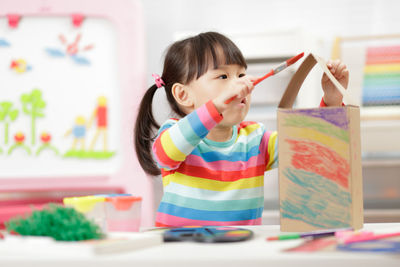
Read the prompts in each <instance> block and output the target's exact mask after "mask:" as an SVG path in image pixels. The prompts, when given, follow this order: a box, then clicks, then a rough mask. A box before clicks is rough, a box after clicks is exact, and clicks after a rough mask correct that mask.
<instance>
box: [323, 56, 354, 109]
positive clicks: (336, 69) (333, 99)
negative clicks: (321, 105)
mask: <svg viewBox="0 0 400 267" xmlns="http://www.w3.org/2000/svg"><path fill="white" fill-rule="evenodd" d="M326 65H327V67H328V69H329V70H330V72H331V73H332V75H333V76H334V77H335V78H336V79H337V80H338V82H339V83H340V84H341V85H342V86H343V87H344V88H345V89H347V85H348V84H349V70H348V69H347V67H346V65H345V64H343V62H341V61H340V60H334V61H328V63H327V64H326ZM321 85H322V89H323V90H324V97H323V99H324V102H325V104H326V105H327V106H341V105H342V101H343V96H342V94H341V93H340V92H339V90H338V89H336V86H335V85H334V84H333V83H332V82H331V80H330V79H329V78H328V75H326V74H325V73H324V75H322V79H321Z"/></svg>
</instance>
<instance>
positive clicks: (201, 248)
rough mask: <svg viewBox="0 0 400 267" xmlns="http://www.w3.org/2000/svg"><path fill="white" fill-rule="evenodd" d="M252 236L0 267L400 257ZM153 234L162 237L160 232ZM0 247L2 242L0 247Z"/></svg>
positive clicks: (266, 231) (305, 262) (380, 262)
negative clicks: (307, 247) (300, 247)
mask: <svg viewBox="0 0 400 267" xmlns="http://www.w3.org/2000/svg"><path fill="white" fill-rule="evenodd" d="M399 227H400V223H390V224H366V225H365V227H364V229H366V230H379V229H384V228H399ZM245 228H248V229H251V230H253V231H254V237H253V239H251V240H249V241H245V242H238V243H213V244H208V243H207V244H206V243H196V242H169V243H163V244H161V245H158V246H153V247H150V248H146V249H141V250H135V251H129V252H124V253H117V254H103V255H76V256H65V255H64V256H60V255H59V256H55V255H51V254H50V255H40V256H32V255H29V256H27V255H0V266H1V267H5V266H18V267H22V266H40V267H50V266H51V267H64V266H65V267H78V266H84V267H89V266H96V267H102V266H110V267H111V266H112V267H123V266H129V267H138V266H162V267H168V266H171V267H179V266H185V267H187V266H189V267H196V266H199V267H200V266H201V267H210V266H227V267H235V266H248V267H254V266H286V267H293V266H307V267H312V266H318V267H320V266H323V267H330V266H332V267H343V266H352V267H353V266H362V267H369V266H377V267H390V266H396V267H400V254H398V255H389V254H387V255H384V254H367V253H350V252H338V251H333V252H328V251H327V252H315V253H293V252H292V253H287V252H282V251H281V250H282V249H284V248H289V247H293V246H295V245H296V244H299V242H300V241H299V240H292V241H275V242H267V241H266V237H268V236H275V235H277V234H279V226H278V225H261V226H251V227H245ZM152 234H154V235H159V236H161V232H160V231H158V232H157V231H153V232H152ZM0 242H1V241H0Z"/></svg>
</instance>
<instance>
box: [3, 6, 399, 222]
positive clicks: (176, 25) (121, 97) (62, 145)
mask: <svg viewBox="0 0 400 267" xmlns="http://www.w3.org/2000/svg"><path fill="white" fill-rule="evenodd" d="M26 2H28V1H24V0H16V1H9V0H0V62H6V64H5V65H7V66H5V67H0V71H4V73H5V75H4V74H3V73H1V72H0V98H1V99H0V102H1V101H2V100H4V99H12V100H13V101H14V103H17V101H19V100H18V99H19V98H20V95H21V93H24V92H25V93H26V91H27V90H31V89H32V88H37V87H39V88H41V90H42V91H41V92H43V99H45V100H46V103H47V104H48V108H49V109H50V110H52V114H56V113H57V112H59V113H57V114H58V115H57V117H54V118H53V117H52V115H51V114H46V118H47V124H46V125H48V126H49V127H50V128H51V129H53V132H52V138H53V139H51V140H52V141H51V142H53V143H52V144H56V145H58V148H59V149H60V150H64V151H65V150H67V149H68V148H69V147H70V145H71V141H72V140H66V139H65V138H64V137H63V136H64V133H65V132H66V130H67V129H68V128H69V127H70V126H72V125H73V124H74V122H73V118H76V119H78V117H79V116H78V115H79V114H80V113H82V114H83V115H84V116H86V119H89V117H90V114H91V113H92V112H93V109H94V108H95V107H96V105H100V104H99V103H102V102H103V103H104V98H101V96H105V98H106V99H107V101H108V102H107V105H108V106H109V107H111V108H110V109H109V114H108V115H109V121H110V127H109V132H108V134H109V135H108V150H109V151H108V152H110V153H111V154H107V157H109V158H107V159H103V161H101V160H99V159H98V158H97V159H93V156H92V155H90V156H89V157H91V158H90V159H87V160H82V158H80V159H78V158H77V157H76V159H72V160H70V159H68V160H65V159H60V158H54V155H53V154H51V153H53V152H46V153H47V154H46V153H45V155H44V156H41V157H40V158H35V159H34V160H33V159H32V157H28V156H27V155H26V152H24V151H23V150H22V148H23V145H25V143H23V142H24V139H23V138H22V139H21V136H20V135H17V134H15V136H14V139H15V143H16V147H15V148H17V150H18V149H20V150H21V151H20V152H18V151H17V152H18V153H19V154H18V153H17V152H16V153H17V154H15V153H14V152H12V153H14V154H13V157H11V156H7V153H6V152H7V151H9V150H12V149H11V148H12V147H11V145H10V144H8V145H6V144H3V143H0V145H1V146H2V147H3V149H4V151H5V152H4V153H3V154H2V155H0V170H2V171H0V205H3V207H5V205H8V206H9V207H11V206H13V207H14V208H13V209H12V210H10V209H8V210H3V213H2V210H1V209H0V222H1V219H2V218H8V217H10V216H11V214H12V213H13V212H15V211H17V210H18V209H20V210H19V211H18V212H22V211H23V210H24V209H23V208H21V205H22V204H23V205H26V204H43V203H45V202H47V201H49V200H53V201H54V200H56V201H60V200H62V198H63V197H65V196H74V195H85V194H96V193H123V192H129V193H133V194H135V195H140V196H142V197H143V204H144V205H143V206H142V215H143V218H144V220H143V225H147V226H148V225H151V224H152V222H153V219H154V218H153V217H154V214H155V211H156V209H157V207H158V204H159V201H160V199H161V196H162V182H161V178H160V177H147V176H146V175H145V174H144V173H143V171H141V170H140V167H138V164H137V162H136V159H135V155H134V152H133V144H132V128H133V125H134V121H135V115H136V108H137V105H138V102H139V100H140V97H141V96H142V94H143V93H144V91H145V90H146V89H147V88H148V87H150V86H151V85H152V84H154V79H153V78H152V76H151V74H152V73H158V74H160V75H161V74H162V68H163V66H162V63H163V56H164V53H165V51H166V49H167V47H168V46H169V45H170V44H171V43H172V42H174V41H176V40H179V39H181V38H185V37H188V36H191V35H195V34H198V33H200V32H205V31H218V32H221V33H223V34H225V35H227V36H228V37H229V38H231V39H232V40H233V41H234V42H235V43H236V44H237V45H238V47H239V48H240V49H241V50H242V52H243V54H244V56H245V58H246V60H247V62H248V73H249V74H253V75H264V74H265V73H267V72H268V71H269V70H270V69H271V68H272V67H274V66H276V65H277V64H279V63H281V62H282V61H283V60H286V59H288V58H289V57H292V56H294V55H297V54H299V53H300V52H305V53H306V54H307V53H314V54H316V55H319V56H321V57H323V58H324V59H325V60H329V59H340V60H342V61H343V62H344V63H345V64H346V65H347V66H348V68H349V70H350V84H349V93H350V96H351V98H352V99H353V100H354V104H357V105H359V106H360V110H361V143H362V156H363V161H362V170H363V187H364V188H363V189H364V208H365V222H400V141H399V137H400V17H399V16H398V10H399V9H400V2H398V1H396V0H336V1H318V0H301V1H295V0H280V1H276V0H275V1H274V0H247V1H243V0H114V1H111V0H101V1H100V0H99V1H98V2H97V3H98V4H95V2H96V1H93V0H82V1H75V0H74V1H72V0H71V1H67V0H65V1H64V0H49V1H40V0H35V1H29V5H26ZM81 3H84V4H81ZM11 6H12V7H11ZM96 6H97V7H96ZM22 10H23V11H22ZM85 12H86V13H87V14H85ZM101 12H103V13H107V12H110V13H112V19H110V20H107V18H104V17H102V16H97V15H96V16H95V18H93V19H92V18H91V17H90V16H91V14H98V13H99V14H100V13H101ZM118 12H119V13H118ZM9 13H12V14H18V13H22V14H21V15H22V16H24V14H26V16H25V17H23V19H21V22H20V25H19V26H18V27H17V29H18V30H19V31H20V32H23V33H24V34H25V37H26V38H24V39H19V40H20V42H19V44H20V45H19V46H13V42H12V41H13V40H17V39H18V38H20V37H18V36H17V35H18V31H17V30H16V29H12V27H11V24H10V20H12V18H13V17H10V16H8V14H9ZM34 13H38V14H41V15H42V16H47V17H49V16H50V15H51V14H52V13H56V14H60V15H61V16H65V19H61V20H60V21H54V22H46V21H39V19H38V18H36V17H34V18H32V20H30V17H29V14H34ZM72 13H78V14H79V13H82V14H83V22H82V18H80V17H79V16H75V15H73V16H72V21H73V23H72V24H71V18H69V17H68V18H67V16H70V15H71V14H72ZM86 15H87V17H86ZM93 16H94V15H93ZM106 17H107V16H106ZM29 21H30V22H31V23H28V22H29ZM75 23H77V24H76V25H75ZM30 24H32V27H31V28H29V27H30V26H29V27H28V26H27V25H30ZM45 28H46V29H47V30H48V32H49V33H52V34H53V35H52V36H50V35H46V34H45V33H46V30H42V29H45ZM60 29H64V30H63V32H62V33H63V35H62V36H63V37H60V36H61V35H60V36H58V38H56V36H57V34H60ZM78 36H79V37H78ZM17 37H18V38H17ZM50 37H51V38H53V37H54V38H53V39H54V40H53V39H51V38H50ZM38 40H42V41H43V43H46V45H48V47H51V49H49V48H46V54H38V53H37V51H36V52H32V51H33V50H32V49H34V48H35V49H36V48H37V49H42V51H43V44H40V45H39V44H38V46H37V47H35V45H34V44H33V43H34V41H38ZM60 40H61V43H60ZM74 40H75V41H74ZM74 42H75V44H78V42H80V43H79V49H80V51H81V54H79V56H80V57H76V56H75V52H74V51H72V52H71V50H68V49H67V50H66V53H67V54H68V53H72V55H73V56H72V57H71V58H72V60H73V62H75V63H74V64H83V65H84V64H87V65H88V61H89V60H90V63H91V66H93V67H92V68H91V69H90V70H88V69H87V70H83V69H82V68H78V67H76V66H75V65H73V66H74V67H73V68H71V66H72V65H71V64H72V63H71V62H72V61H70V62H67V61H63V62H62V63H57V64H60V65H58V67H57V68H55V67H54V64H56V63H54V62H55V61H51V60H54V59H53V57H57V56H59V57H60V56H61V55H62V54H63V52H60V51H61V50H60V51H57V50H55V47H61V44H62V45H64V46H65V47H68V45H67V44H68V43H74ZM15 43H16V41H15ZM92 44H93V45H92ZM39 46H40V47H39ZM11 48H16V49H17V48H18V49H19V50H18V53H19V55H24V54H23V53H22V52H21V51H24V50H26V51H28V50H29V51H31V52H30V54H29V53H27V54H25V59H27V61H28V64H26V62H25V61H21V60H19V59H18V60H19V61H18V60H17V58H16V54H15V53H14V54H13V53H11V52H10V50H7V49H11ZM63 49H64V48H63ZM110 51H111V53H110ZM31 54H34V55H35V57H32V56H30V55H31ZM39 55H40V56H41V57H43V56H47V58H45V61H43V64H41V65H40V66H41V67H43V66H45V67H47V70H46V72H43V73H42V74H41V75H42V76H39V74H37V73H38V72H39V71H40V67H38V66H36V65H34V64H33V63H34V62H35V61H36V60H42V59H39V58H38V57H39ZM83 56H85V57H83ZM85 60H86V61H85ZM32 62H33V63H32ZM60 62H61V61H60ZM10 63H11V65H10ZM30 63H32V64H33V67H32V68H31V69H29V67H30V66H29V64H30ZM21 64H22V65H23V67H24V68H23V69H21V68H20V66H21ZM298 65H299V62H298V63H296V64H295V65H293V66H292V67H290V68H288V69H287V70H285V71H284V72H282V73H279V74H278V75H276V76H273V77H271V78H269V79H267V80H265V81H264V82H262V83H261V84H260V85H259V86H257V88H256V90H255V91H254V96H253V102H252V106H251V110H250V112H249V114H248V116H247V118H246V119H247V120H255V121H260V122H263V123H264V124H265V125H266V127H267V129H270V130H276V127H277V126H276V107H277V104H278V103H279V100H280V98H281V96H282V93H283V91H284V89H285V87H286V85H287V84H288V82H289V80H290V78H291V76H292V75H293V73H294V72H295V71H296V68H297V67H298ZM10 68H11V69H12V70H13V73H12V74H11V73H10ZM70 68H71V70H70ZM59 70H62V72H60V71H59ZM19 71H21V72H24V73H26V74H23V75H25V76H21V75H19V74H15V73H16V72H19ZM36 71H38V72H36ZM35 73H36V74H35ZM321 75H322V71H321V70H319V69H317V68H316V69H313V70H312V71H311V73H310V75H309V76H308V78H307V80H306V81H305V83H304V84H303V87H302V88H301V90H300V93H299V95H298V97H297V99H296V103H295V106H296V107H316V106H318V105H319V102H320V100H321V97H322V88H321V84H320V79H321ZM21 77H24V78H21ZM43 80H46V81H47V80H51V81H49V84H50V82H51V83H53V84H54V83H55V84H57V86H58V88H59V89H60V90H55V89H54V88H52V89H51V90H48V89H46V86H47V85H48V84H47V83H43V82H42V81H43ZM82 84H83V85H84V87H82V86H83V85H82ZM17 85H18V87H17ZM13 86H14V87H15V88H13ZM88 88H90V89H88ZM18 90H19V91H18ZM74 90H76V91H74ZM32 94H33V91H32ZM71 95H72V96H73V97H71ZM99 97H100V98H99ZM60 99H61V100H64V102H63V101H60ZM66 99H71V101H73V102H72V103H71V102H68V101H66ZM101 99H103V100H102V101H101ZM96 101H97V102H96ZM153 105H154V113H155V115H156V119H157V120H158V121H159V122H160V123H162V122H163V121H164V120H165V119H166V118H168V117H170V116H172V114H171V111H170V110H169V108H168V106H167V102H166V101H165V93H164V92H163V90H158V92H157V93H156V95H155V98H154V103H153ZM63 107H64V108H65V109H68V110H69V113H65V112H63V111H62V108H63ZM21 112H22V111H21ZM71 113H72V115H71ZM21 114H22V113H21ZM21 114H20V117H21ZM71 116H73V118H72V117H71ZM1 120H2V118H1V116H0V121H1ZM60 121H62V122H64V123H60ZM77 121H79V120H77ZM18 123H20V126H21V128H22V129H23V128H24V127H25V124H26V123H25V122H24V121H20V122H18ZM64 124H66V125H64ZM37 125H38V126H37V127H38V129H39V128H41V127H42V126H44V123H42V122H40V121H39V122H38V124H37ZM55 125H56V126H55ZM67 126H68V127H67ZM14 128H15V127H14ZM14 128H10V136H11V134H13V135H14V133H16V131H14ZM92 129H93V128H92ZM2 132H3V130H1V131H0V133H2ZM28 133H29V130H26V131H25V136H24V138H25V137H26V140H28V141H30V139H29V138H30V136H29V134H28ZM88 134H89V135H88V138H89V139H92V138H94V135H95V132H94V131H92V132H89V133H88ZM0 138H2V139H3V138H4V136H2V135H0ZM10 138H11V137H10ZM18 138H20V139H18ZM46 138H47V139H46ZM2 139H1V140H2ZM18 140H19V141H18ZM43 140H47V141H46V142H47V143H46V142H45V141H43ZM104 140H106V139H105V138H104ZM42 141H43V142H45V143H44V144H45V145H46V144H47V146H45V148H48V147H49V145H50V143H49V142H50V141H49V139H48V137H46V136H44V139H42ZM12 142H14V141H12V140H11V141H10V143H12ZM87 143H88V144H87V146H88V145H89V143H90V142H89V141H88V142H87ZM101 144H102V142H101V141H100V139H99V141H98V142H97V144H94V145H96V147H95V149H96V148H97V149H99V150H101V149H102V146H101ZM1 146H0V149H1ZM104 147H105V145H104ZM31 148H38V147H37V145H36V147H35V146H31ZM6 149H8V150H6ZM13 149H14V148H13ZM39 149H40V148H39ZM25 150H26V149H25ZM104 150H105V148H104ZM0 151H1V150H0ZM115 151H116V153H114V152H115ZM60 152H61V151H60ZM120 152H121V153H120ZM0 154H1V152H0ZM101 156H102V157H103V156H105V155H104V154H101ZM64 158H65V157H64ZM49 162H50V163H49ZM21 166H24V168H21ZM1 172H2V173H1ZM32 173H34V175H32ZM30 176H32V177H33V179H32V177H30ZM265 176H266V177H265V212H264V216H263V222H264V223H265V224H278V223H279V213H278V203H279V195H278V176H277V170H272V171H270V172H268V173H267V174H266V175H265ZM54 177H57V178H59V179H53V178H54ZM65 177H67V178H68V177H72V178H71V179H69V178H68V179H64V180H63V179H61V178H65ZM15 207H16V208H15ZM2 215H4V216H3V217H2Z"/></svg>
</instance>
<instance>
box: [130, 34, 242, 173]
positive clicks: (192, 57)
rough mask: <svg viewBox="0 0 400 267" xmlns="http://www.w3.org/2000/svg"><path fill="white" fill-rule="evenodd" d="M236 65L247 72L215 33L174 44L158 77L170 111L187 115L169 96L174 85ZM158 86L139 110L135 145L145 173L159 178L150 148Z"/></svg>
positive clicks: (235, 50)
mask: <svg viewBox="0 0 400 267" xmlns="http://www.w3.org/2000/svg"><path fill="white" fill-rule="evenodd" d="M211 64H212V65H211ZM231 64H237V65H239V66H242V67H244V68H247V65H246V61H245V59H244V57H243V55H242V53H241V52H240V50H239V48H238V47H237V46H236V45H235V44H234V43H233V42H232V41H231V40H230V39H229V38H227V37H225V36H224V35H222V34H220V33H216V32H206V33H201V34H199V35H196V36H193V37H190V38H187V39H184V40H181V41H177V42H175V43H173V44H172V45H171V46H170V47H169V48H168V50H167V53H166V55H165V59H164V69H163V73H162V75H161V78H162V80H163V81H164V83H165V86H164V89H165V92H166V95H167V100H168V103H169V105H170V107H171V108H172V110H173V111H174V112H175V113H176V114H177V115H178V116H181V117H184V116H185V115H186V114H185V113H184V112H182V111H181V110H180V109H179V106H178V104H177V103H176V101H175V99H174V96H173V94H172V90H171V89H172V86H173V85H174V84H175V83H181V84H188V83H190V82H191V81H193V80H195V79H198V78H200V77H201V76H202V75H203V74H205V73H206V72H207V70H208V69H209V67H210V66H213V67H214V68H215V69H216V68H218V66H219V65H231ZM156 90H157V86H156V85H155V84H154V85H152V86H151V87H150V88H149V89H148V90H147V92H146V93H145V94H144V97H143V99H142V101H141V103H140V106H139V112H138V116H137V120H136V125H135V131H134V141H135V150H136V155H137V158H138V160H139V163H140V165H141V166H142V168H143V169H144V171H145V172H146V173H148V174H151V175H159V174H160V170H159V168H158V167H157V165H156V163H155V162H154V160H153V156H152V150H151V145H152V142H153V141H154V139H155V137H156V136H155V134H154V132H153V130H154V128H156V129H158V128H160V125H159V124H158V123H157V122H156V120H155V119H154V116H153V112H152V102H153V96H154V94H155V92H156Z"/></svg>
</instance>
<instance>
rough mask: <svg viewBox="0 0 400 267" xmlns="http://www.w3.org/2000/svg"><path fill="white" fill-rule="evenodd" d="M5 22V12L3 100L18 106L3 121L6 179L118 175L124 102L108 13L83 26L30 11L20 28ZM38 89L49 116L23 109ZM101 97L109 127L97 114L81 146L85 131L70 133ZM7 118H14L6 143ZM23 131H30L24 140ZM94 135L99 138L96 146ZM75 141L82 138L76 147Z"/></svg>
mask: <svg viewBox="0 0 400 267" xmlns="http://www.w3.org/2000/svg"><path fill="white" fill-rule="evenodd" d="M7 23H8V22H7V20H6V19H5V18H2V19H0V77H1V78H0V103H2V102H10V103H12V108H11V110H18V111H19V112H18V116H17V118H16V119H15V120H14V121H11V117H10V116H8V117H7V118H6V119H5V120H3V121H0V149H1V153H0V168H1V173H0V178H18V177H21V178H30V177H32V178H37V177H54V178H56V177H66V176H68V177H69V176H97V175H110V174H113V173H115V171H116V170H117V169H118V168H119V167H120V164H121V155H120V154H121V153H120V154H119V153H118V152H119V151H120V150H121V143H120V142H119V140H120V138H119V136H120V135H121V122H120V121H119V118H120V117H121V114H120V112H121V110H120V109H119V107H120V103H121V97H122V96H121V95H120V94H121V90H120V84H119V77H118V65H117V52H118V51H117V38H116V34H115V29H114V27H113V24H112V23H110V21H108V20H106V19H101V18H90V17H89V18H87V19H85V21H84V23H83V24H82V25H81V27H79V28H74V27H72V26H71V18H70V17H69V16H65V17H62V16H61V17H29V16H24V17H23V19H22V20H21V21H20V23H19V25H18V27H17V28H15V29H12V28H10V27H8V24H7ZM61 35H62V37H60V36H61ZM78 35H80V39H79V41H78V42H77V46H76V47H77V48H78V52H77V53H75V54H74V51H72V52H73V53H71V54H68V53H69V52H71V51H67V47H68V45H71V44H72V43H73V42H74V41H76V38H77V36H78ZM85 48H86V49H87V50H85ZM49 51H52V52H53V54H51V53H50V52H49ZM55 51H58V52H59V53H58V56H55V55H54V54H57V53H55ZM62 54H64V56H63V55H62ZM35 89H39V90H40V92H41V94H42V95H41V98H42V100H43V101H44V102H45V107H44V108H41V109H40V110H39V112H37V113H43V115H44V116H43V117H35V118H32V115H31V114H30V113H32V112H29V110H28V112H27V113H25V112H24V108H23V106H24V104H23V102H22V101H21V97H22V95H27V96H29V95H30V94H32V92H33V91H34V90H35ZM99 97H100V98H101V99H106V100H107V102H106V107H107V112H106V116H107V126H106V127H104V126H103V127H98V125H97V122H98V121H97V119H98V117H95V118H94V121H93V123H92V124H91V127H90V128H87V129H86V131H84V135H83V136H84V140H85V147H84V149H81V146H78V145H80V144H81V141H82V132H81V133H80V134H77V133H78V132H79V131H78V132H76V131H75V136H74V134H72V133H70V134H69V135H68V136H65V134H66V133H67V132H68V130H70V129H72V128H74V127H75V126H76V119H77V117H78V116H82V117H83V118H84V119H85V123H86V124H85V125H87V124H88V122H89V119H90V117H91V116H92V115H93V112H94V110H95V109H96V107H97V106H98V99H99ZM25 98H26V97H25ZM26 99H27V98H26ZM25 103H28V104H29V102H25ZM39 106H40V105H39ZM27 107H32V104H31V105H30V106H29V105H28V106H27ZM0 110H1V106H0ZM0 120H1V118H0ZM6 120H8V122H9V123H8V124H9V125H8V142H7V143H6V135H7V134H6V129H5V128H6V126H5V122H6ZM33 121H34V124H35V126H34V127H33V128H34V130H35V131H34V134H33V133H32V123H33ZM81 128H82V127H81ZM75 129H76V128H75ZM18 133H22V134H23V135H24V137H25V139H24V140H23V141H21V138H20V137H21V135H18ZM42 133H45V134H44V137H46V134H48V135H50V136H51V139H50V141H48V140H47V139H46V138H44V140H47V143H45V142H44V141H43V140H42V139H41V135H42ZM96 133H98V134H99V138H98V140H97V141H96V142H95V143H94V146H93V148H92V149H90V144H91V142H92V141H93V139H94V137H95V134H96ZM105 133H106V138H105V140H106V145H107V146H106V149H105V148H104V146H105V145H104V134H105ZM34 136H35V138H33V137H34ZM78 136H79V138H78ZM17 139H18V140H19V141H18V142H19V143H18V142H17ZM32 139H34V140H35V143H34V144H33V143H32ZM75 139H77V141H79V142H78V145H77V146H75V150H73V149H72V145H73V142H74V140H75ZM71 151H72V152H74V151H78V152H80V153H78V152H77V153H75V154H74V153H71ZM29 152H30V153H29ZM68 153H69V154H68ZM67 155H70V156H69V157H68V156H67Z"/></svg>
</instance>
